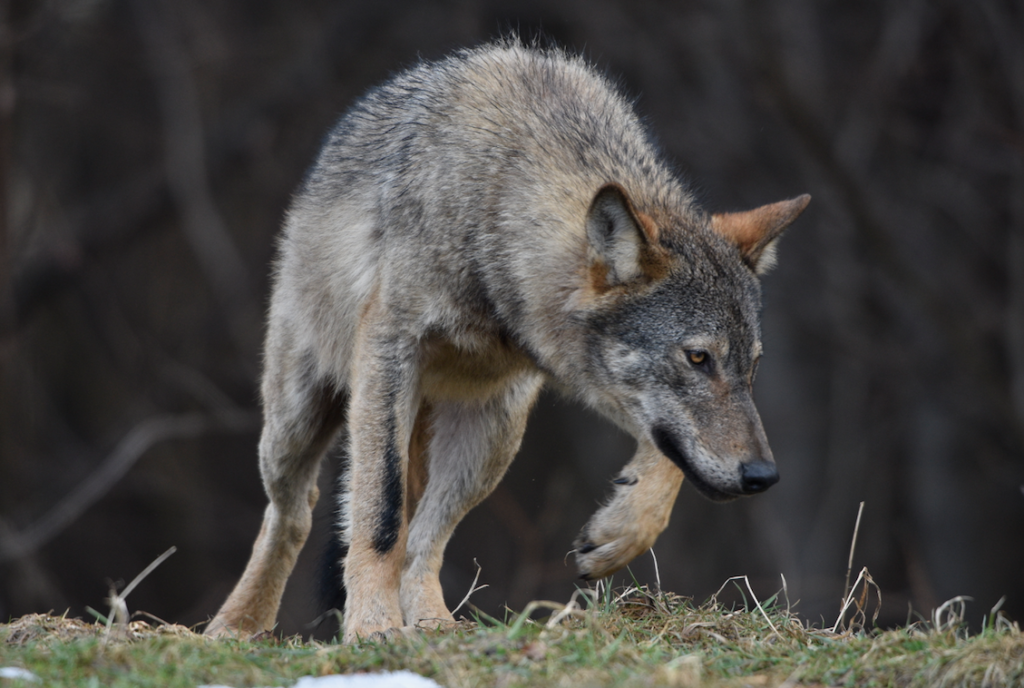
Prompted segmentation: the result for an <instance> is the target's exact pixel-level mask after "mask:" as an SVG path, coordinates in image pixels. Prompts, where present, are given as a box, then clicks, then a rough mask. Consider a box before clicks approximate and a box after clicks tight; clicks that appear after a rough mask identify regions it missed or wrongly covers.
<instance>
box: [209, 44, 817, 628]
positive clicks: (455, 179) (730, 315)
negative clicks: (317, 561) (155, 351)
mask: <svg viewBox="0 0 1024 688" xmlns="http://www.w3.org/2000/svg"><path fill="white" fill-rule="evenodd" d="M809 200H810V198H809V197H808V196H801V197H799V198H795V199H793V200H788V201H782V202H779V203H774V204H771V205H767V206H764V207H761V208H758V209H756V210H752V211H747V212H739V213H721V214H709V213H707V212H706V211H704V210H703V209H702V208H701V207H699V205H698V204H697V202H696V200H695V198H694V196H693V194H692V193H691V192H690V191H689V190H688V188H687V186H686V185H685V184H684V183H683V182H682V181H681V180H680V179H679V178H678V177H677V176H676V175H675V174H674V173H673V172H672V171H671V170H670V168H669V166H668V165H667V164H666V163H665V162H664V160H663V159H662V157H661V156H660V154H659V153H658V152H657V150H656V148H655V146H654V145H653V144H652V143H651V139H650V136H649V135H648V133H647V131H646V130H645V129H644V127H643V126H642V125H641V124H640V121H639V120H638V118H637V116H636V115H635V113H634V112H633V109H632V106H631V105H630V103H629V102H628V101H626V100H625V99H624V98H623V97H622V96H621V95H620V94H619V93H618V91H617V90H616V89H615V88H613V87H612V86H611V85H610V84H609V82H608V81H607V80H606V79H605V78H604V77H603V76H601V75H599V74H598V73H597V72H596V71H595V70H594V69H593V68H591V67H590V66H589V65H588V64H587V63H586V62H584V61H583V60H582V59H579V58H575V57H570V56H567V55H566V54H564V53H563V52H560V51H557V50H539V49H533V48H528V47H524V46H522V45H520V44H518V43H517V42H515V41H514V40H508V41H504V42H500V43H496V44H490V45H486V46H484V47H480V48H476V49H472V50H465V51H462V52H459V53H457V54H455V55H453V56H451V57H449V58H447V59H444V60H441V61H439V62H433V63H422V64H419V65H418V66H415V67H413V68H411V69H409V70H408V71H406V72H404V73H402V74H399V75H398V76H396V77H394V78H393V79H392V80H390V81H389V82H387V83H385V84H384V85H382V86H380V87H378V88H376V89H375V90H372V91H370V92H369V93H368V94H367V95H366V96H365V97H363V98H362V100H360V101H358V102H357V103H356V104H355V105H353V106H352V108H351V109H350V110H349V111H348V113H347V114H345V115H344V116H343V117H342V118H341V120H340V121H339V122H338V124H337V125H336V127H335V128H334V129H333V131H331V132H330V134H329V135H328V137H327V140H326V142H325V145H324V146H323V150H322V152H321V153H320V156H319V159H318V160H317V162H316V163H315V165H314V166H313V167H312V170H311V171H310V173H309V175H308V177H307V179H306V180H305V182H304V184H303V186H302V188H301V189H300V191H299V192H298V194H297V196H296V198H295V200H294V202H293V204H292V206H291V208H290V211H289V212H288V214H287V217H286V220H285V223H284V229H283V235H282V237H281V244H280V251H279V257H278V259H277V263H276V270H275V273H274V288H273V295H272V299H271V303H270V309H269V318H268V327H267V334H266V343H265V363H264V365H265V369H264V374H263V381H262V398H263V409H264V426H263V432H262V436H261V439H260V443H259V460H260V470H261V474H262V476H263V482H264V485H265V487H266V492H267V495H268V496H269V498H270V504H269V506H267V509H266V512H265V516H264V520H263V525H262V527H261V529H260V532H259V535H258V537H257V539H256V543H255V545H254V546H253V551H252V556H251V559H250V561H249V563H248V565H247V566H246V569H245V572H244V573H243V575H242V577H241V580H240V581H239V582H238V584H237V586H236V587H235V589H234V591H233V592H232V593H231V595H230V596H229V597H228V599H227V601H226V602H225V603H224V605H223V606H222V608H221V609H220V611H219V612H218V614H217V616H216V617H215V618H214V619H213V621H212V622H211V623H210V625H209V627H208V630H207V633H208V634H211V635H223V634H226V633H237V632H245V633H251V632H258V631H261V630H263V629H268V628H270V627H272V625H273V624H274V620H275V617H276V614H277V609H278V605H279V603H280V599H281V594H282V591H283V588H284V585H285V581H286V579H287V578H288V576H289V574H290V572H291V570H292V568H293V566H294V563H295V559H296V557H297V555H298V552H299V550H300V548H301V547H302V545H303V543H304V542H305V540H306V537H307V535H308V533H309V530H310V525H311V510H312V508H313V505H314V504H315V503H316V501H317V497H318V492H317V487H316V478H317V473H318V470H319V464H320V460H321V458H322V456H323V455H324V453H325V452H326V451H327V449H328V448H329V446H330V445H331V443H332V441H333V440H334V439H335V436H336V434H337V433H338V432H339V429H340V428H341V426H342V425H343V423H347V437H348V442H349V447H348V450H349V453H350V457H351V459H350V466H349V467H348V470H347V473H346V474H345V478H344V480H345V484H344V487H343V489H342V493H343V497H342V505H341V510H340V513H341V516H340V518H341V530H342V532H343V537H344V540H345V542H344V545H345V546H346V548H347V556H346V557H345V560H344V585H345V588H346V590H347V601H346V604H345V610H344V640H345V641H354V640H356V639H358V638H365V637H367V636H370V635H372V634H375V633H387V632H389V631H391V629H397V628H401V627H403V626H406V627H407V626H415V625H416V624H419V623H421V622H423V621H425V620H426V621H427V622H429V623H436V622H440V621H445V620H449V621H450V620H451V619H452V616H451V614H450V613H449V611H448V609H447V607H446V606H445V603H444V599H443V596H442V591H441V585H440V582H439V580H438V573H439V570H440V567H441V561H442V556H443V553H444V549H445V545H446V543H447V542H448V540H449V538H450V536H451V534H452V532H453V531H454V529H455V527H456V525H457V524H458V523H459V521H460V520H461V519H462V518H463V517H464V516H465V515H466V513H467V512H468V511H469V510H470V509H472V508H473V507H474V506H475V505H477V504H478V503H479V502H480V501H481V500H483V499H484V498H485V497H486V496H487V495H488V494H489V493H490V492H491V491H492V490H493V489H494V487H495V486H496V485H497V483H498V482H499V481H500V480H501V478H502V476H503V475H504V473H505V471H506V469H507V468H508V466H509V464H510V462H511V461H512V459H513V457H514V456H515V454H516V451H517V449H518V447H519V444H520V440H521V438H522V435H523V430H524V427H525V425H526V419H527V415H528V414H529V411H530V408H531V406H532V405H533V403H534V400H535V399H536V398H537V394H538V392H539V391H540V389H541V387H542V386H543V385H544V384H546V383H550V384H553V385H555V386H557V387H558V388H560V389H562V390H564V391H565V392H566V393H567V394H569V395H571V396H573V397H575V398H578V399H580V400H582V401H583V402H584V403H586V404H589V405H590V406H591V407H593V408H595V409H597V410H598V411H599V412H601V413H602V414H604V415H605V416H607V417H608V418H610V419H611V420H612V421H614V422H615V423H617V424H618V425H619V426H621V427H622V428H624V429H626V430H627V431H628V432H630V433H631V434H632V435H633V436H634V437H635V438H636V441H637V445H638V447H637V452H636V455H635V456H634V457H633V459H632V460H631V461H630V463H629V464H628V465H627V466H626V467H625V468H624V469H623V471H622V473H621V475H620V476H619V477H618V479H616V480H615V481H614V491H613V493H612V495H611V497H610V499H609V501H608V502H607V503H606V504H605V505H604V506H603V507H601V508H600V509H599V510H598V511H597V513H596V514H595V515H594V516H593V518H592V519H591V520H590V521H589V523H587V525H586V526H585V527H584V528H583V530H582V533H581V535H580V538H579V540H578V541H577V543H576V549H575V553H576V562H577V564H578V567H579V571H580V573H581V574H582V576H583V577H585V578H598V577H602V576H606V575H608V574H610V573H612V572H614V571H616V570H618V569H620V568H621V567H623V566H625V565H626V564H627V563H628V562H629V561H630V560H631V559H632V558H633V557H635V556H637V555H638V554H640V553H642V552H643V551H645V550H646V549H647V548H649V547H650V546H651V544H652V543H653V542H654V540H655V538H656V537H657V536H658V534H659V533H660V532H661V531H662V530H663V529H664V528H665V526H666V523H667V521H668V518H669V514H670V512H671V508H672V504H673V501H674V499H675V497H676V493H677V492H678V490H679V488H680V485H681V483H682V481H683V478H684V476H685V477H686V478H687V479H688V480H689V481H690V482H691V483H692V484H693V485H694V486H695V487H696V488H697V490H699V491H700V492H701V493H703V494H704V495H706V496H708V497H710V498H711V499H713V500H728V499H732V498H734V497H737V496H741V495H750V494H754V493H758V492H762V491H764V490H765V489H767V488H768V487H770V486H771V485H772V484H773V483H775V482H776V480H777V479H778V473H777V471H776V468H775V464H774V460H773V458H772V453H771V450H770V449H769V447H768V442H767V440H766V439H765V434H764V430H763V428H762V425H761V420H760V418H759V416H758V413H757V410H756V409H755V408H754V403H753V400H752V398H751V385H752V384H753V381H754V373H755V370H756V368H757V363H758V360H759V359H760V357H761V337H760V325H759V310H760V287H759V279H758V275H759V274H760V273H763V272H764V271H765V270H766V269H767V268H768V267H769V266H770V265H771V264H772V262H773V261H774V253H775V245H776V241H777V240H778V238H779V236H780V234H781V232H782V230H783V229H784V228H785V227H786V226H787V225H789V224H790V223H791V222H792V221H793V220H794V219H795V218H796V217H797V215H799V214H800V212H801V211H802V210H803V209H804V207H805V206H806V205H807V203H808V201H809ZM346 407H347V408H346Z"/></svg>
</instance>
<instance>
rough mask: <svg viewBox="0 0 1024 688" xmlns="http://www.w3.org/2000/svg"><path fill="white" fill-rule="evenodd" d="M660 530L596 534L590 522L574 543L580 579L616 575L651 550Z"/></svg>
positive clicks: (594, 578)
mask: <svg viewBox="0 0 1024 688" xmlns="http://www.w3.org/2000/svg"><path fill="white" fill-rule="evenodd" d="M660 532H661V531H660V530H658V531H656V532H652V533H647V534H642V533H637V532H627V533H624V534H622V535H621V536H620V537H609V536H608V533H601V532H593V533H592V532H591V527H590V524H588V526H587V527H586V528H584V529H583V532H582V533H580V536H579V537H578V538H577V539H576V542H575V543H574V546H575V548H576V568H577V569H578V570H579V572H580V578H584V579H586V580H596V579H598V578H604V577H605V576H610V575H612V574H613V573H615V572H616V571H618V570H620V569H622V568H624V567H625V566H626V565H627V564H629V562H631V561H633V560H634V559H636V558H637V557H638V556H640V555H641V554H643V553H644V552H646V551H647V550H648V549H650V547H651V545H653V544H654V541H655V540H656V539H657V538H658V534H659V533H660ZM602 535H603V536H604V537H602Z"/></svg>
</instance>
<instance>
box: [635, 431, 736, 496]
mask: <svg viewBox="0 0 1024 688" xmlns="http://www.w3.org/2000/svg"><path fill="white" fill-rule="evenodd" d="M651 439H653V440H654V445H655V446H656V447H657V448H658V451H660V452H661V453H662V454H664V455H665V456H667V457H668V459H669V460H670V461H671V462H672V463H674V464H675V465H677V466H679V468H680V469H681V470H682V471H683V475H685V476H686V479H687V480H688V481H689V482H690V484H691V485H693V486H694V487H695V488H697V491H698V492H700V493H701V494H702V495H704V496H705V497H707V498H708V499H710V500H711V501H713V502H731V501H732V500H734V499H736V498H737V497H739V496H740V495H738V494H733V493H731V492H725V491H724V490H720V489H718V488H717V487H714V486H712V485H711V484H710V483H709V482H707V481H706V480H704V478H702V477H701V475H700V474H699V473H697V471H695V470H694V469H693V465H692V464H691V462H690V460H689V457H687V456H686V453H685V452H684V451H683V450H682V447H680V446H679V442H677V441H676V439H675V437H674V436H673V434H672V432H671V431H670V430H668V429H667V428H665V427H663V426H661V425H658V426H655V427H654V429H653V430H651Z"/></svg>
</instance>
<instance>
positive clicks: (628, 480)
mask: <svg viewBox="0 0 1024 688" xmlns="http://www.w3.org/2000/svg"><path fill="white" fill-rule="evenodd" d="M612 482H613V483H615V484H616V485H636V484H637V483H638V482H640V479H639V478H637V477H636V476H633V477H630V478H627V477H625V476H623V477H621V478H616V479H615V480H613V481H612Z"/></svg>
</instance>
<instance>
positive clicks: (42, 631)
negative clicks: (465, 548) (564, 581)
mask: <svg viewBox="0 0 1024 688" xmlns="http://www.w3.org/2000/svg"><path fill="white" fill-rule="evenodd" d="M740 580H742V579H740ZM865 591H866V589H865ZM862 599H863V596H862ZM961 605H962V603H961ZM853 606H854V607H855V612H856V609H859V608H860V607H858V606H857V605H853ZM538 613H541V614H547V617H546V618H544V617H543V616H542V617H541V618H539V619H535V618H531V617H537V616H538ZM962 619H963V615H962V606H958V601H956V600H954V601H952V602H951V603H949V604H947V605H944V607H943V608H941V609H940V610H938V611H937V612H936V613H935V614H934V615H933V619H932V620H931V621H929V622H920V623H917V624H914V625H911V626H909V627H907V628H902V629H898V630H889V631H877V630H874V631H872V630H865V629H864V628H863V625H862V624H863V623H864V622H865V619H864V616H863V614H860V615H859V617H858V616H857V615H856V613H855V619H854V621H858V620H859V622H860V623H859V624H858V623H855V622H854V623H852V626H853V627H852V628H846V629H845V630H840V629H838V628H837V629H836V630H823V629H817V628H810V627H808V626H807V625H805V624H804V623H803V622H802V621H801V620H800V619H798V618H797V617H796V616H795V615H793V614H791V613H790V612H789V611H788V610H787V609H786V606H785V605H784V604H780V602H779V598H778V596H776V597H775V598H772V599H771V600H768V601H765V602H761V603H759V602H757V601H756V600H754V599H752V598H751V601H750V603H749V604H748V608H746V609H726V608H724V607H723V606H722V605H721V604H719V603H718V602H717V600H716V599H715V598H712V599H711V600H709V601H708V602H705V603H704V604H701V605H695V604H694V603H693V602H692V601H691V600H689V599H687V598H683V597H679V596H676V595H672V594H654V593H652V592H650V591H649V590H646V589H638V588H636V587H632V588H629V589H627V590H625V591H620V592H616V593H612V592H611V591H608V590H605V591H603V592H602V593H600V595H595V594H592V593H585V592H584V591H581V592H580V593H577V595H576V596H574V598H573V600H571V601H570V603H569V604H568V605H563V604H555V603H546V602H536V603H532V604H531V605H529V607H528V608H527V609H526V610H524V611H523V613H522V614H519V615H516V614H511V613H510V614H509V616H508V618H507V619H504V620H497V619H493V618H491V617H488V616H486V615H482V614H478V620H477V622H461V623H459V624H457V625H456V626H455V627H453V628H450V629H448V630H445V631H436V630H425V631H423V632H420V633H415V634H413V635H412V636H410V637H399V638H396V639H394V640H391V641H388V642H364V643H362V644H361V645H358V646H345V645H336V644H330V643H317V642H307V641H303V640H302V639H301V638H298V637H293V638H284V639H280V638H276V637H274V636H272V635H270V634H263V635H262V636H260V637H257V638H254V639H251V640H230V641H210V640H206V639H205V638H203V637H202V636H200V635H197V634H195V633H193V632H192V631H190V630H189V629H186V628H184V627H181V626H174V625H149V624H147V623H146V622H143V621H132V622H130V623H123V622H122V623H114V624H112V625H111V626H110V628H109V629H108V627H107V625H105V624H103V623H86V622H84V621H80V620H75V619H67V618H63V617H56V616H51V615H31V616H25V617H22V618H21V619H18V620H16V621H14V622H12V623H9V624H6V625H0V667H11V666H16V667H22V668H25V669H28V670H29V671H31V672H33V673H34V674H36V675H37V676H38V677H40V678H41V679H42V683H41V684H40V683H28V682H24V685H61V686H129V685H130V686H190V687H191V686H196V685H201V684H224V685H229V686H238V687H241V686H276V685H290V684H291V683H293V682H294V681H295V680H296V679H298V678H299V677H301V676H308V675H314V676H319V675H325V674H331V673H353V672H378V671H384V670H398V669H408V670H410V671H413V672H416V673H418V674H421V675H423V676H427V677H429V678H432V679H434V680H435V681H437V682H438V683H439V684H441V685H442V686H446V687H451V688H455V687H461V686H466V687H474V688H475V687H477V686H508V687H509V688H511V687H513V686H531V687H535V686H677V687H691V686H730V687H736V688H739V687H740V686H756V687H760V686H783V685H784V686H797V685H803V686H819V685H826V686H901V687H902V686H948V687H950V688H952V687H956V686H1024V634H1022V633H1021V630H1020V627H1019V626H1018V625H1017V624H1014V623H1010V622H1009V621H1007V620H1006V619H1005V618H1002V617H1000V616H998V615H996V616H995V618H994V620H991V621H990V622H988V623H987V624H986V627H985V629H984V630H983V631H982V632H980V633H978V634H975V635H968V634H967V632H966V630H965V627H964V625H963V621H962ZM18 684H19V681H17V680H11V679H0V686H3V688H7V686H12V687H13V686H15V685H18Z"/></svg>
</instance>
